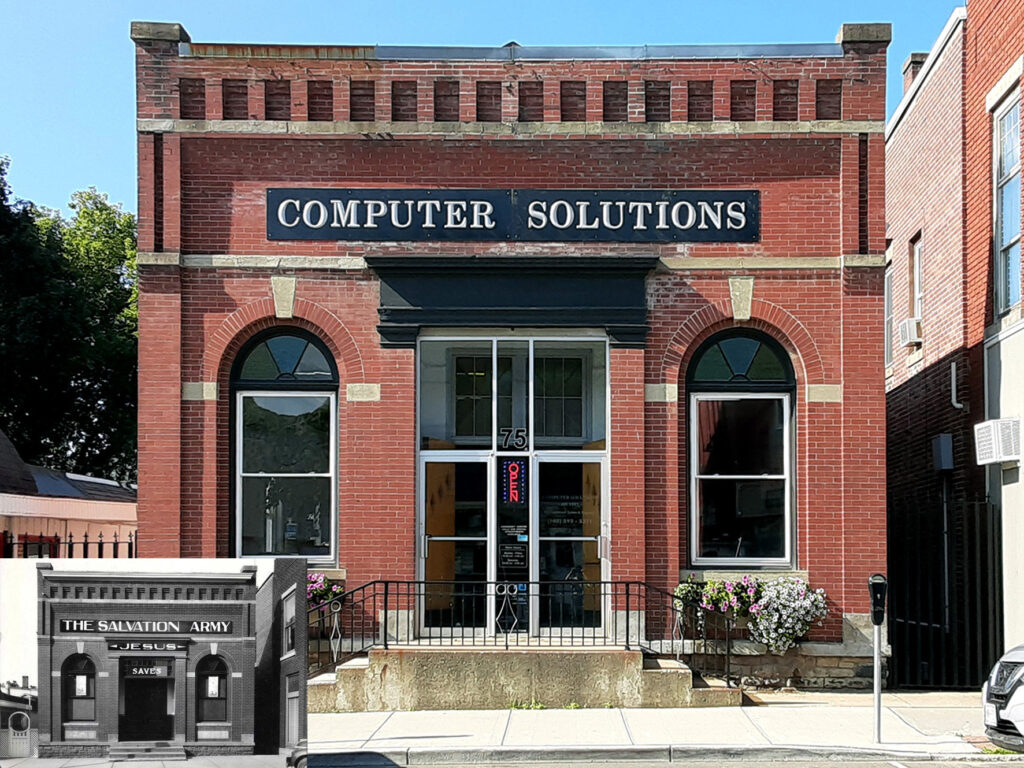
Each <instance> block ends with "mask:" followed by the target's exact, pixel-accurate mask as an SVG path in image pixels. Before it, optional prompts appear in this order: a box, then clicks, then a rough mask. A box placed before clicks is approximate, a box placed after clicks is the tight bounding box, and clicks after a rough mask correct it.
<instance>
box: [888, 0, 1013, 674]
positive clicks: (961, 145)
mask: <svg viewBox="0 0 1024 768" xmlns="http://www.w3.org/2000/svg"><path fill="white" fill-rule="evenodd" d="M1022 22H1024V8H1020V7H1018V6H1013V7H1012V8H1010V7H1009V6H1006V4H1005V3H997V2H992V1H990V0H978V2H974V0H972V2H971V3H970V4H969V5H968V7H967V9H966V11H965V10H964V9H956V10H955V11H954V12H953V15H952V16H951V17H950V20H949V22H948V23H947V25H946V28H945V29H944V30H943V33H942V34H941V35H940V37H939V39H938V40H937V41H936V43H935V46H934V47H933V48H932V50H931V52H930V53H928V54H912V55H911V57H910V58H909V59H908V60H907V63H906V65H905V70H904V74H905V84H906V93H905V94H904V98H903V101H902V102H901V104H900V106H899V107H898V108H897V110H896V112H895V114H894V116H893V118H892V120H891V121H890V123H889V126H888V128H887V131H886V138H887V144H886V154H887V160H888V163H887V168H886V190H887V200H886V211H887V232H886V236H887V239H888V241H889V257H890V264H889V267H888V269H889V274H890V277H891V282H892V292H891V293H892V307H893V323H894V327H893V339H892V340H891V342H892V343H893V348H894V355H893V362H892V365H891V366H890V368H889V369H888V371H887V393H888V394H887V405H888V407H887V412H888V441H889V489H890V512H889V525H890V547H891V550H892V552H893V554H894V558H893V569H894V570H896V571H903V581H905V582H906V583H899V582H900V581H901V579H900V578H899V577H897V578H894V583H893V587H894V602H893V604H892V611H893V615H894V617H896V618H897V621H898V622H900V624H901V626H903V627H906V628H910V631H911V632H912V634H911V635H909V636H907V637H903V638H902V641H903V644H904V646H906V647H907V648H908V650H907V651H906V652H904V653H903V654H901V652H900V651H897V652H896V656H897V660H896V669H897V680H898V682H901V683H903V684H910V685H925V686H929V685H933V686H934V685H944V686H946V687H977V686H978V685H980V684H981V682H982V681H983V679H984V677H985V675H986V674H987V671H988V670H989V669H990V668H991V666H992V664H993V663H994V662H995V661H996V659H998V657H999V656H1000V655H1001V653H1002V651H1003V650H1004V649H1005V648H1008V647H1011V646H1013V645H1016V644H1019V643H1020V642H1022V641H1024V612H1022V611H1021V609H1020V608H1019V606H1018V604H1019V601H1018V600H1016V599H1015V595H1016V594H1017V593H1018V592H1019V589H1020V587H1021V585H1024V568H1022V567H1021V566H1020V565H1019V563H1020V557H1019V552H1020V549H1021V547H1022V546H1024V528H1022V527H1021V526H1020V525H1019V524H1018V522H1017V521H1018V519H1019V515H1017V514H1016V511H1017V510H1018V509H1019V508H1020V507H1021V506H1022V505H1024V495H1022V494H1021V490H1020V482H1019V469H1018V468H1017V467H1015V466H1011V465H1010V464H1003V465H1000V464H999V463H995V464H989V465H987V466H979V465H978V463H977V458H976V454H975V438H974V432H973V431H974V426H975V425H976V424H978V423H979V422H982V421H985V420H987V419H994V418H1018V417H1020V415H1021V414H1022V413H1024V400H1022V399H1021V398H1020V395H1019V394H1018V392H1019V391H1020V387H1019V377H1020V375H1021V372H1022V367H1024V347H1021V346H1020V338H1021V337H1020V336H1019V335H1018V334H1017V331H1019V330H1020V329H1021V328H1022V327H1024V326H1022V325H1021V322H1020V318H1021V308H1020V303H1019V302H1017V303H1016V304H1015V305H1013V306H1009V307H1003V308H1000V307H998V306H996V299H995V298H994V297H995V294H996V291H995V281H996V278H995V274H996V272H997V271H998V270H997V269H996V267H995V258H994V253H995V252H996V246H995V244H994V239H995V235H994V231H993V209H994V194H995V192H994V178H993V131H994V123H995V120H994V115H995V113H996V112H997V111H998V110H999V109H1000V105H1002V104H1008V103H1012V102H1013V99H1014V98H1015V94H1018V93H1019V80H1020V68H1021V64H1020V62H1021V55H1022V53H1024V33H1022V32H1021V23H1022ZM1016 98H1018V99H1019V96H1016ZM1018 139H1019V134H1018ZM1009 215H1010V216H1011V217H1012V218H1016V219H1017V220H1018V221H1017V222H1014V223H1016V224H1018V225H1019V218H1020V216H1021V211H1020V210H1015V211H1011V212H1010V214H1009ZM915 243H918V244H920V253H921V254H922V264H923V274H922V279H921V283H922V286H923V291H922V293H923V310H922V312H921V314H920V316H921V335H922V343H921V344H912V345H909V346H907V347H902V346H901V345H900V344H899V343H898V333H897V331H896V329H897V327H898V325H899V323H900V322H901V321H903V320H904V319H906V318H908V317H911V316H912V315H913V314H914V312H913V304H912V302H913V299H912V293H913V289H912V287H911V284H912V277H911V276H912V272H913V269H912V266H911V265H912V259H913V255H912V254H913V253H914V245H915ZM1017 258H1018V259H1019V254H1018V256H1017ZM1017 266H1018V269H1019V264H1018V265H1017ZM1018 274H1019V273H1018ZM943 435H947V436H948V437H949V438H950V439H951V455H950V457H949V458H950V460H951V462H952V463H951V464H947V465H946V466H940V465H939V464H938V463H937V458H936V456H935V454H934V453H933V448H932V441H933V439H936V438H939V437H941V436H943ZM908 556H913V557H914V563H913V565H911V566H909V567H908V566H907V564H906V561H907V557H908ZM926 584H930V585H933V588H921V587H924V585H926ZM936 588H937V589H936ZM1004 595H1006V596H1007V597H1006V599H1004ZM900 639H901V638H897V640H900ZM958 645H959V646H960V647H963V648H965V649H966V650H965V651H964V652H963V653H961V654H960V655H961V656H963V657H964V658H965V659H967V660H966V661H964V662H955V661H953V657H952V656H951V655H950V654H948V653H947V652H943V650H942V649H946V648H949V647H957V646H958ZM901 655H902V658H900V657H901ZM901 665H902V666H901Z"/></svg>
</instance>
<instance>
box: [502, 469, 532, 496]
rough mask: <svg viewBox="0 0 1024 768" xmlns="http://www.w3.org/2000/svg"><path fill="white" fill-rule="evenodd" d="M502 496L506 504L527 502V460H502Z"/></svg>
mask: <svg viewBox="0 0 1024 768" xmlns="http://www.w3.org/2000/svg"><path fill="white" fill-rule="evenodd" d="M501 498H502V501H504V502H505V503H506V504H525V503H526V460H525V459H503V460H502V462H501Z"/></svg>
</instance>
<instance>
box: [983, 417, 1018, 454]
mask: <svg viewBox="0 0 1024 768" xmlns="http://www.w3.org/2000/svg"><path fill="white" fill-rule="evenodd" d="M974 452H975V455H976V456H977V458H978V463H979V464H1001V463H1002V462H1004V461H1020V419H991V420H989V421H983V422H981V423H980V424H975V425H974Z"/></svg>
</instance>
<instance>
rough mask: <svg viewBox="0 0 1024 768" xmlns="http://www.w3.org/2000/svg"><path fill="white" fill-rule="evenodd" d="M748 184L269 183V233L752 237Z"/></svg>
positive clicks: (755, 211)
mask: <svg viewBox="0 0 1024 768" xmlns="http://www.w3.org/2000/svg"><path fill="white" fill-rule="evenodd" d="M760 235H761V197H760V193H759V192H758V191H756V190H749V189H727V190H714V189H707V190H705V189H684V190H636V189H608V190H548V189H514V190H497V189H286V188H272V189H268V190H267V239H268V240H389V241H420V240H442V241H448V242H480V241H494V240H522V241H537V242H603V243H613V242H627V243H678V242H693V243H752V242H757V241H758V240H759V239H760Z"/></svg>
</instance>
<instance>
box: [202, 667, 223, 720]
mask: <svg viewBox="0 0 1024 768" xmlns="http://www.w3.org/2000/svg"><path fill="white" fill-rule="evenodd" d="M227 682H228V667H227V664H225V663H224V659H222V658H221V657H220V656H207V657H206V658H204V659H203V660H202V661H200V662H199V664H198V665H196V692H197V693H198V697H197V702H196V720H198V721H199V722H200V723H210V722H213V723H223V722H226V721H227V719H228V685H227Z"/></svg>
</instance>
